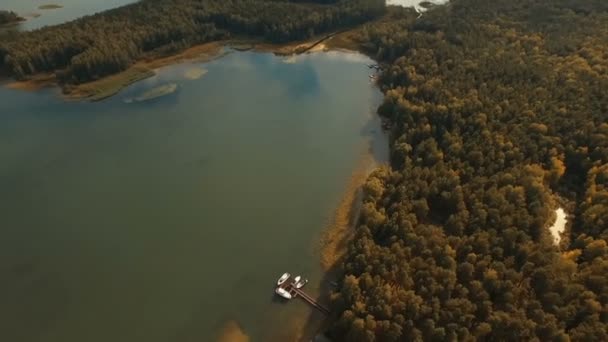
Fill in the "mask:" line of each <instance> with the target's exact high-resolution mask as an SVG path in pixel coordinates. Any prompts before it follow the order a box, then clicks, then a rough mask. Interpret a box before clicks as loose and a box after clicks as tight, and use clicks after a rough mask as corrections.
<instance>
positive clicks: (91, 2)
mask: <svg viewBox="0 0 608 342" xmlns="http://www.w3.org/2000/svg"><path fill="white" fill-rule="evenodd" d="M136 1H137V0H104V1H100V0H49V1H41V0H2V3H1V4H0V9H3V10H8V11H14V12H17V13H18V14H19V15H20V16H22V17H24V18H26V19H27V21H25V22H23V23H20V24H19V25H18V28H19V29H22V30H33V29H37V28H40V27H42V26H47V25H56V24H61V23H64V22H66V21H70V20H74V19H77V18H80V17H82V16H84V15H90V14H95V13H97V12H101V11H105V10H107V9H110V8H115V7H119V6H122V5H126V4H129V3H132V2H136ZM47 4H56V5H60V6H63V7H62V8H57V9H39V8H38V7H39V6H41V5H47ZM37 15H40V16H38V17H36V16H37Z"/></svg>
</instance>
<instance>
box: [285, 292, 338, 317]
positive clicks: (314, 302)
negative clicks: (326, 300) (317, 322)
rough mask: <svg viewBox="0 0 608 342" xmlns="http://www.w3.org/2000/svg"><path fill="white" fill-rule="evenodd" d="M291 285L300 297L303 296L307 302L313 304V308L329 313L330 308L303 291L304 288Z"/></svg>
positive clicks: (325, 313)
mask: <svg viewBox="0 0 608 342" xmlns="http://www.w3.org/2000/svg"><path fill="white" fill-rule="evenodd" d="M290 287H291V288H292V289H293V291H294V292H295V293H296V294H297V295H298V297H300V298H302V299H303V300H304V301H305V302H307V303H308V304H310V305H312V307H313V308H315V309H317V310H319V311H321V312H322V313H323V314H324V315H329V309H328V308H326V307H324V306H323V305H321V304H319V302H317V301H316V300H315V299H314V298H312V297H311V296H309V295H308V293H306V292H304V291H302V289H296V288H295V287H293V286H291V285H290Z"/></svg>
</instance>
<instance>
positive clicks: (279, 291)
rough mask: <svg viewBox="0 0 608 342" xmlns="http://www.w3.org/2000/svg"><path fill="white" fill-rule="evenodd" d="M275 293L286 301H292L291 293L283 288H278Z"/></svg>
mask: <svg viewBox="0 0 608 342" xmlns="http://www.w3.org/2000/svg"><path fill="white" fill-rule="evenodd" d="M274 292H275V293H276V294H278V295H279V296H281V297H283V298H285V299H291V298H292V297H291V293H289V292H287V291H286V290H285V289H284V288H282V287H277V289H276V290H274Z"/></svg>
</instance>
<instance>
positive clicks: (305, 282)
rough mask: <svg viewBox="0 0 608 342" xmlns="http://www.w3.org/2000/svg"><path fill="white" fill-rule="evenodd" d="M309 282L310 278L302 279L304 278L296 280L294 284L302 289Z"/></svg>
mask: <svg viewBox="0 0 608 342" xmlns="http://www.w3.org/2000/svg"><path fill="white" fill-rule="evenodd" d="M307 283H308V279H302V280H300V281H298V282H296V283H295V285H294V286H295V287H296V289H301V288H302V287H304V285H306V284H307Z"/></svg>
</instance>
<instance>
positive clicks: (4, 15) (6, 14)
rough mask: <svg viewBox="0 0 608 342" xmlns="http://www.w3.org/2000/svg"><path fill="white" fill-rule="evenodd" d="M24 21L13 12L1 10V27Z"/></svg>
mask: <svg viewBox="0 0 608 342" xmlns="http://www.w3.org/2000/svg"><path fill="white" fill-rule="evenodd" d="M21 20H23V18H21V17H20V16H18V15H17V13H15V12H12V11H5V10H0V25H4V24H10V23H15V22H18V21H21Z"/></svg>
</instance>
